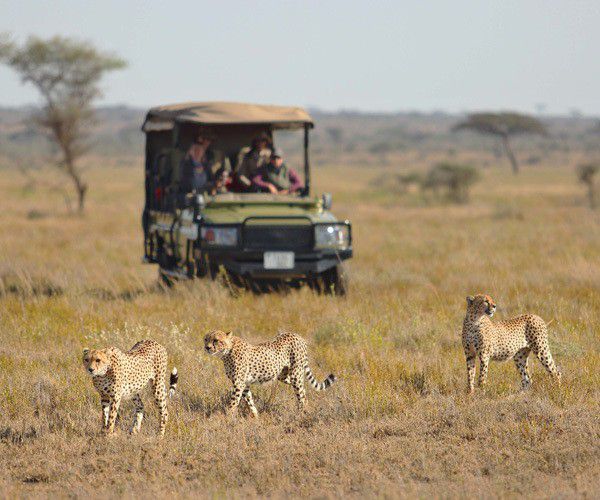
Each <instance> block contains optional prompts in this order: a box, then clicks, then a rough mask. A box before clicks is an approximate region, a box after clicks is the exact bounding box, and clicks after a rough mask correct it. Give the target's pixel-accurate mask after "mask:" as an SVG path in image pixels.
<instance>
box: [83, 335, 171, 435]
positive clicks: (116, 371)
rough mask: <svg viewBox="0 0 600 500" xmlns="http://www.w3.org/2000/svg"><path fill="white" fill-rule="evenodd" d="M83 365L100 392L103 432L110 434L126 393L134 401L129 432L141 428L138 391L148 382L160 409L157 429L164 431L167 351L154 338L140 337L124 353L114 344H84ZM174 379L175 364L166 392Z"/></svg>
mask: <svg viewBox="0 0 600 500" xmlns="http://www.w3.org/2000/svg"><path fill="white" fill-rule="evenodd" d="M83 365H84V366H85V368H86V370H87V371H88V372H89V373H90V375H91V376H92V381H93V383H94V387H95V388H96V390H97V391H98V392H99V393H100V399H101V402H102V414H103V419H102V422H103V425H102V430H103V432H105V433H107V434H112V432H113V431H114V428H115V420H116V418H117V413H118V411H119V405H120V404H121V399H122V398H128V397H132V398H133V402H134V404H135V419H134V421H133V427H132V428H131V433H132V434H135V433H136V432H138V431H139V430H140V427H141V425H142V419H143V418H144V404H143V403H142V398H141V397H140V392H141V391H142V389H144V388H145V387H146V386H147V385H148V383H149V382H151V383H152V388H153V391H154V400H155V401H156V405H157V406H158V409H159V412H160V430H159V433H160V435H161V436H163V435H164V433H165V426H166V425H167V419H168V412H167V394H166V390H165V375H166V373H167V351H166V349H165V348H164V347H163V346H162V345H160V344H159V343H157V342H155V341H154V340H142V341H140V342H138V343H137V344H135V345H134V346H133V347H132V348H131V349H130V350H129V351H127V352H125V353H124V352H123V351H121V350H120V349H118V348H117V347H107V348H106V349H87V348H86V349H84V350H83ZM177 379H178V375H177V368H173V371H172V372H171V378H170V388H169V396H172V395H173V393H174V392H175V389H176V387H177Z"/></svg>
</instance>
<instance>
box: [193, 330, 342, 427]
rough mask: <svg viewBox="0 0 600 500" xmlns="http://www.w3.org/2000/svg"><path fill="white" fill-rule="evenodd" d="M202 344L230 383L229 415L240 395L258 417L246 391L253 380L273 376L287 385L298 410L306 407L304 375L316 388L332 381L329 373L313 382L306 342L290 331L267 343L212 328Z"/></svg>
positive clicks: (273, 378)
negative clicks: (293, 394) (294, 397)
mask: <svg viewBox="0 0 600 500" xmlns="http://www.w3.org/2000/svg"><path fill="white" fill-rule="evenodd" d="M204 347H205V349H206V352H207V353H209V354H211V355H215V356H218V357H220V358H221V359H222V360H223V364H224V365H225V374H226V375H227V377H228V378H229V380H231V382H232V383H233V391H232V393H231V397H230V400H229V404H228V407H227V412H228V413H229V414H232V413H233V412H234V411H235V408H236V407H237V406H238V405H239V403H240V399H241V398H242V397H243V398H244V401H246V404H247V405H248V407H249V408H250V411H251V412H252V416H254V417H258V411H257V410H256V407H255V406H254V400H253V399H252V393H251V392H250V384H253V383H258V384H263V383H265V382H269V381H271V380H275V379H277V380H279V381H281V382H283V383H285V384H290V385H291V386H292V387H293V388H294V392H295V393H296V398H297V399H298V407H299V409H300V411H302V410H304V408H305V406H306V400H305V397H306V395H305V391H304V376H305V375H306V377H307V378H308V381H309V382H310V384H311V385H312V386H313V388H314V389H316V390H317V391H322V390H324V389H327V388H328V387H329V386H331V384H333V383H334V382H335V380H336V379H335V376H334V375H329V376H328V377H327V378H326V379H325V380H324V381H323V382H321V383H319V382H317V381H316V379H315V376H314V375H313V374H312V371H311V370H310V368H309V367H308V355H307V348H306V341H305V340H304V339H303V338H302V337H300V336H299V335H296V334H294V333H281V334H279V335H278V336H277V337H276V338H275V340H273V341H271V342H265V343H263V344H258V345H252V344H249V343H248V342H246V341H245V340H243V339H241V338H239V337H236V336H234V335H232V333H231V332H227V333H225V332H222V331H219V330H216V331H213V332H210V333H208V334H207V335H206V337H204Z"/></svg>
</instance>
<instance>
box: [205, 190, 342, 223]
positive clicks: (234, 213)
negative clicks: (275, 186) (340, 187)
mask: <svg viewBox="0 0 600 500" xmlns="http://www.w3.org/2000/svg"><path fill="white" fill-rule="evenodd" d="M201 213H202V218H203V219H204V221H205V222H207V223H209V224H236V223H237V224H241V223H243V222H245V221H246V220H247V219H248V218H250V220H251V222H252V223H253V224H254V223H257V224H259V223H261V221H262V222H264V223H271V224H272V223H273V219H269V218H270V217H273V218H277V219H280V218H282V221H281V222H283V223H285V224H306V223H307V221H310V222H335V221H336V218H335V217H334V216H333V215H332V214H331V213H330V212H329V211H326V210H323V208H322V205H321V200H320V199H318V198H308V197H297V196H282V195H272V194H260V193H256V194H254V193H251V194H232V193H228V194H223V195H216V196H209V197H207V198H206V206H205V208H204V209H202V211H201ZM288 217H289V219H288V220H285V219H286V218H288ZM265 218H266V220H265Z"/></svg>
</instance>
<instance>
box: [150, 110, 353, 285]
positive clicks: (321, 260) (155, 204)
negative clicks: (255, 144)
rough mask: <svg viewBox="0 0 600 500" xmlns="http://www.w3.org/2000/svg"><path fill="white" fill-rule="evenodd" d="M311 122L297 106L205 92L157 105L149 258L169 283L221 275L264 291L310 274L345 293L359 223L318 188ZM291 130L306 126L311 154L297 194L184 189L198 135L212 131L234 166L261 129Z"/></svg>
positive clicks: (312, 281)
mask: <svg viewBox="0 0 600 500" xmlns="http://www.w3.org/2000/svg"><path fill="white" fill-rule="evenodd" d="M313 126H314V124H313V121H312V119H311V117H310V116H309V114H308V113H307V112H306V111H305V110H303V109H301V108H297V107H285V106H267V105H255V104H239V103H225V102H206V103H185V104H175V105H168V106H161V107H156V108H152V109H150V111H149V112H148V114H147V115H146V119H145V122H144V125H143V127H142V130H143V131H144V132H145V134H146V163H145V169H146V197H145V206H144V213H143V227H144V261H145V262H148V263H156V264H158V266H159V276H160V277H161V279H162V280H163V281H165V282H167V283H171V282H172V281H173V280H177V279H189V278H194V277H210V278H213V279H215V278H217V277H218V276H222V277H225V278H226V279H227V280H228V282H229V283H231V284H233V285H235V286H236V287H245V288H248V289H251V290H253V291H256V292H264V291H268V290H271V289H279V288H280V287H282V286H284V287H289V286H294V287H296V286H300V285H302V284H308V285H309V286H310V287H311V288H313V289H314V290H316V291H318V292H319V293H330V294H337V295H343V294H345V293H346V290H347V284H346V276H345V273H344V269H343V267H342V263H343V261H344V260H346V259H348V258H350V257H351V256H352V232H351V225H350V222H348V221H339V220H338V219H337V218H336V217H335V216H334V215H333V214H332V213H331V212H330V208H331V196H330V195H328V194H324V195H323V196H321V197H313V196H311V192H310V165H309V132H310V130H311V129H312V128H313ZM293 130H299V131H301V133H302V134H303V135H302V136H301V135H300V134H294V135H297V136H298V139H303V143H302V146H303V147H302V148H299V149H298V150H299V151H300V150H302V151H303V154H302V155H299V156H303V163H304V186H303V188H302V189H301V190H300V192H298V193H296V194H295V195H291V194H270V193H263V192H243V193H242V192H220V193H218V194H214V193H213V194H210V193H208V192H203V193H198V192H192V193H187V192H184V191H185V190H184V189H183V187H182V186H184V185H186V182H185V179H184V178H183V177H184V175H185V172H184V169H182V167H181V165H182V159H183V158H184V156H185V154H186V151H187V150H188V147H189V146H190V144H191V143H192V142H193V141H194V138H196V137H198V136H204V137H211V138H212V145H211V149H212V150H213V151H214V153H215V158H216V161H215V163H216V166H218V165H220V166H221V168H222V169H227V170H228V171H230V172H231V173H232V175H235V172H236V169H237V167H238V166H239V163H240V151H241V150H242V148H244V147H245V146H248V145H249V144H250V143H251V142H252V140H253V139H254V138H255V137H257V136H259V135H261V134H262V136H263V137H265V134H266V136H268V137H269V138H271V141H272V143H273V139H275V140H276V139H277V137H274V133H277V132H279V131H293ZM275 135H276V134H275ZM275 146H276V145H275ZM213 169H214V166H213Z"/></svg>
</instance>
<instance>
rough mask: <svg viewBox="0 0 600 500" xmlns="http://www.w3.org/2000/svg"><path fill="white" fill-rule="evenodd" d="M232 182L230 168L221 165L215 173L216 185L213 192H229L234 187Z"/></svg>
mask: <svg viewBox="0 0 600 500" xmlns="http://www.w3.org/2000/svg"><path fill="white" fill-rule="evenodd" d="M232 182H233V181H232V178H231V175H230V174H229V170H227V169H225V168H224V167H221V168H220V169H219V170H217V172H216V174H215V187H214V190H213V193H212V194H222V193H228V192H229V191H231V189H232Z"/></svg>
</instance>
